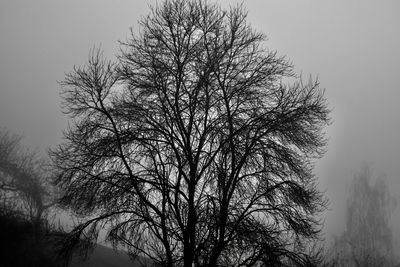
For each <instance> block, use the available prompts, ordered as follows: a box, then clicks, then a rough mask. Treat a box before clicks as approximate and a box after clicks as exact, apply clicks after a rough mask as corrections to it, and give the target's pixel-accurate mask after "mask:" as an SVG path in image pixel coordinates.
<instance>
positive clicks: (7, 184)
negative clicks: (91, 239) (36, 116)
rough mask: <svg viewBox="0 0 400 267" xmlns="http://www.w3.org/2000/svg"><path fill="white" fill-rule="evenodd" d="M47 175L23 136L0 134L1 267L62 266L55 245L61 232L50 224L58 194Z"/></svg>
mask: <svg viewBox="0 0 400 267" xmlns="http://www.w3.org/2000/svg"><path fill="white" fill-rule="evenodd" d="M48 173H49V172H48V170H46V169H45V162H44V161H43V160H41V159H40V157H39V156H38V154H37V153H34V152H29V151H28V150H27V149H25V148H24V147H23V145H22V144H21V136H19V135H13V134H10V133H9V132H8V131H6V130H1V131H0V248H1V249H0V265H1V266H26V267H29V266H32V267H33V266H61V263H62V262H61V261H58V259H57V257H55V255H56V254H55V251H54V249H53V246H52V245H53V244H55V242H53V240H54V241H55V240H56V238H57V236H59V235H60V234H62V232H61V231H57V232H55V231H54V229H55V228H54V227H53V226H52V225H51V224H50V222H49V211H50V207H52V206H53V204H54V203H55V202H54V197H55V195H54V194H53V192H52V191H51V188H52V187H51V185H50V183H49V178H50V177H48Z"/></svg>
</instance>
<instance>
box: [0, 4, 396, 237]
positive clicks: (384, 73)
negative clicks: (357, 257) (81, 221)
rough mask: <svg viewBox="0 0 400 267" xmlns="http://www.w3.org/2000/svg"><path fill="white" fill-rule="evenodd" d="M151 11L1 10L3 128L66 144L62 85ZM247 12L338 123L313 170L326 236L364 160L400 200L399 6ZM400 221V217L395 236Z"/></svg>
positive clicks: (45, 143)
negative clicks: (319, 91) (324, 201)
mask: <svg viewBox="0 0 400 267" xmlns="http://www.w3.org/2000/svg"><path fill="white" fill-rule="evenodd" d="M219 2H220V3H221V4H222V6H224V7H227V6H228V3H234V2H240V1H227V0H226V1H219ZM150 3H153V4H154V3H156V1H151V0H148V1H133V0H131V1H124V0H118V1H96V0H90V1H89V0H85V1H78V0H74V1H54V0H46V1H44V0H38V1H30V0H24V1H22V0H20V1H19V0H3V1H1V2H0V127H4V128H7V129H9V130H10V131H12V132H14V133H19V134H24V135H25V137H26V138H25V141H26V144H27V145H29V146H31V147H34V148H39V149H42V150H43V151H45V149H47V148H48V147H49V146H55V145H56V144H57V143H59V142H61V136H62V133H61V132H62V129H64V128H65V127H66V125H67V117H66V116H65V115H64V114H62V112H61V110H60V97H59V93H60V86H59V85H58V83H57V81H61V80H63V78H64V75H65V73H67V72H69V71H71V70H72V68H73V66H74V65H76V66H80V65H82V64H84V63H85V62H86V60H87V57H88V53H89V50H90V49H91V48H93V47H94V46H100V45H101V47H102V49H103V50H104V54H105V55H106V56H108V58H109V59H114V58H113V56H114V55H115V54H116V53H117V52H118V42H117V41H118V40H125V39H126V38H127V37H128V36H129V27H133V30H137V29H138V25H137V20H138V19H139V18H140V16H142V15H144V14H147V13H148V11H149V9H148V6H147V5H148V4H150ZM243 3H244V6H245V7H246V8H247V10H248V13H249V14H248V21H249V22H250V23H251V24H252V25H253V26H254V27H255V28H256V29H257V30H259V31H261V32H263V33H265V34H266V35H267V37H268V42H267V43H266V46H268V47H269V48H270V49H272V50H277V51H278V54H279V55H286V56H287V57H288V58H289V59H291V61H292V62H293V64H294V65H295V69H296V71H297V72H298V73H302V75H303V77H304V78H305V79H308V77H309V75H312V77H318V79H319V81H320V83H321V87H323V88H326V96H327V98H328V103H329V106H330V107H331V108H332V110H333V111H332V113H331V117H332V119H333V124H332V125H331V126H330V127H328V128H327V129H326V132H327V136H328V138H329V145H328V148H327V153H326V154H325V156H324V157H323V158H322V159H321V160H318V161H317V162H316V168H315V173H316V175H317V176H318V177H319V181H320V184H319V186H320V188H321V189H322V190H325V191H326V195H327V196H328V197H329V199H330V203H331V205H330V209H331V211H328V212H327V214H326V218H325V221H326V227H325V230H326V232H328V233H329V234H331V233H337V234H340V232H341V231H342V230H343V227H344V214H345V213H344V206H345V203H346V197H347V190H348V186H349V185H350V179H351V178H352V177H353V174H354V173H356V172H357V171H358V170H359V169H360V168H361V163H362V162H364V161H367V162H372V163H373V165H372V166H373V169H374V170H375V172H376V173H377V174H380V173H383V172H384V173H386V175H387V176H388V179H389V186H390V188H391V190H392V193H393V194H395V195H396V196H397V197H398V201H400V194H399V193H397V192H399V190H400V181H399V178H400V177H399V174H400V142H399V137H400V105H399V97H400V83H399V81H398V78H399V77H400V30H399V27H400V16H399V12H400V2H399V1H396V0H393V1H374V0H368V1H366V0H359V1H348V0H340V1H337V0H335V1H317V0H314V1H311V0H309V1H305V0H304V1H293V0H292V1H289V0H275V1H272V0H268V1H266V0H251V1H243ZM396 212H397V214H398V213H399V208H398V209H397V211H396ZM396 222H397V223H396ZM399 222H400V216H398V215H397V216H396V218H394V220H393V224H394V227H396V225H400V223H399ZM396 230H397V233H399V232H400V231H399V230H400V229H396ZM396 238H397V239H399V235H398V234H396Z"/></svg>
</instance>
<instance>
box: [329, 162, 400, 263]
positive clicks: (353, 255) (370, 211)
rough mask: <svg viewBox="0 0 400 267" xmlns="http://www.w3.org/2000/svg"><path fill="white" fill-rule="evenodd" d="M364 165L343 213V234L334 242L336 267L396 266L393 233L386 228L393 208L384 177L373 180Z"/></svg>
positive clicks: (352, 186) (369, 168) (355, 177)
mask: <svg viewBox="0 0 400 267" xmlns="http://www.w3.org/2000/svg"><path fill="white" fill-rule="evenodd" d="M373 178H374V173H373V170H372V168H371V166H370V165H368V164H365V165H364V166H363V167H362V168H361V170H360V172H359V173H357V174H356V175H354V178H353V181H352V184H351V186H350V190H349V197H348V200H347V210H346V213H347V214H346V215H347V216H346V231H344V232H343V234H342V235H341V236H340V237H337V238H336V239H335V242H334V244H333V252H336V258H337V259H336V260H337V261H338V263H337V265H339V266H395V258H394V254H393V240H392V229H391V227H390V225H389V220H390V217H391V214H392V212H393V210H394V208H395V206H396V201H395V199H394V198H393V197H392V196H391V195H390V192H389V188H388V185H387V182H386V177H385V176H384V175H382V176H379V177H378V178H377V179H375V183H374V184H372V181H371V180H372V179H373Z"/></svg>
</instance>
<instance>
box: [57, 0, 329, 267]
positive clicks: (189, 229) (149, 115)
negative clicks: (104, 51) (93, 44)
mask: <svg viewBox="0 0 400 267" xmlns="http://www.w3.org/2000/svg"><path fill="white" fill-rule="evenodd" d="M140 25H141V26H142V30H141V32H140V33H139V34H135V33H132V37H131V39H129V40H127V41H126V42H124V43H122V48H121V53H120V56H119V57H118V62H117V63H112V62H107V61H106V60H104V59H103V57H102V55H101V53H100V52H98V51H93V52H92V53H91V56H90V58H89V62H88V64H87V65H86V66H85V67H83V68H76V69H75V70H74V71H73V72H72V73H70V74H69V75H67V77H66V79H65V81H64V82H63V83H62V85H63V88H64V91H63V97H64V108H65V111H66V112H67V113H68V114H69V115H70V116H71V117H72V118H73V119H74V124H73V126H72V127H71V128H70V129H68V130H67V131H66V133H65V138H66V142H65V143H64V144H63V145H61V146H60V147H59V149H58V150H56V151H53V160H54V163H55V166H56V167H57V170H58V184H59V185H60V186H61V187H62V188H63V189H64V195H63V198H62V203H63V204H64V205H66V206H69V207H72V208H73V209H74V210H75V211H76V213H77V214H78V215H81V216H83V217H84V218H88V217H90V220H88V219H85V220H84V223H82V224H80V225H79V226H78V227H76V228H75V231H73V232H72V235H71V236H74V237H75V239H77V238H76V237H79V238H82V236H87V237H90V238H93V237H96V233H97V231H98V229H99V228H100V227H101V226H102V225H107V226H108V227H109V232H108V238H109V240H111V241H113V242H114V244H115V245H116V246H118V245H121V244H122V245H124V246H126V247H127V248H128V249H129V250H130V251H131V252H132V254H134V255H144V256H146V257H149V258H151V259H153V260H154V261H155V262H157V263H160V264H163V265H167V266H172V265H185V266H191V264H192V263H195V264H197V265H207V266H216V265H235V266H250V265H257V264H261V263H264V264H268V263H278V262H279V263H284V262H287V263H289V262H295V263H298V264H301V263H302V262H303V261H304V257H303V256H304V255H303V254H301V253H300V252H299V251H296V246H297V243H296V240H297V241H299V240H302V238H315V237H316V234H317V232H318V221H317V220H316V219H315V218H316V215H317V214H318V212H319V211H321V210H322V209H323V207H324V204H325V203H324V199H323V197H322V195H321V194H320V193H319V192H318V190H317V189H316V184H315V177H314V176H313V174H312V162H311V160H312V159H315V158H317V157H319V156H321V155H322V153H323V149H324V146H325V139H324V137H323V133H322V129H323V127H324V126H325V125H326V124H327V123H328V122H329V118H328V113H329V110H328V109H327V107H326V102H325V99H324V96H323V91H321V90H320V89H319V86H318V83H317V82H309V83H307V84H303V83H302V82H301V81H300V80H298V79H297V78H296V76H295V75H294V74H293V72H292V66H291V64H289V63H288V61H287V60H286V59H285V58H283V57H278V56H277V55H276V53H275V52H271V51H269V50H267V49H266V48H265V47H263V41H264V36H263V35H262V34H259V33H257V32H255V31H254V30H253V29H252V28H251V27H250V26H249V25H248V24H247V23H246V13H245V12H244V11H243V9H242V7H241V6H238V7H233V8H231V9H230V10H229V11H223V10H221V8H220V7H219V6H217V5H212V4H209V3H207V2H203V1H166V2H165V3H163V4H161V5H159V6H156V7H155V8H153V9H152V13H151V14H150V15H148V16H147V17H144V18H143V19H142V21H141V22H140ZM289 80H295V82H294V83H292V84H291V85H286V84H285V82H286V81H289ZM88 229H91V230H88ZM88 233H89V234H88ZM71 238H72V237H71ZM79 238H78V239H79ZM75 239H74V240H75ZM71 240H72V239H71Z"/></svg>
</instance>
